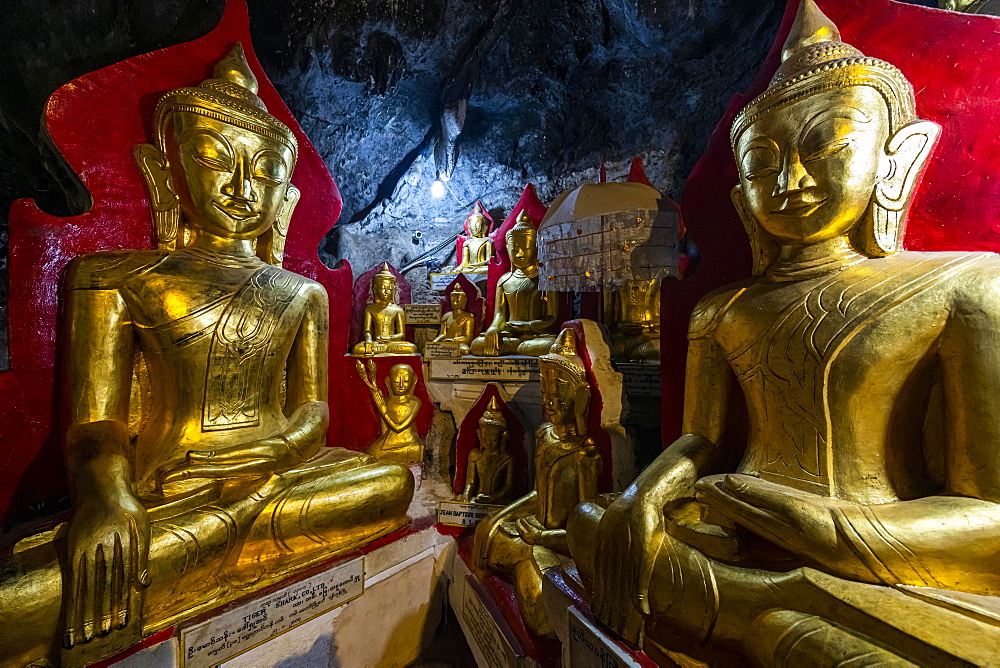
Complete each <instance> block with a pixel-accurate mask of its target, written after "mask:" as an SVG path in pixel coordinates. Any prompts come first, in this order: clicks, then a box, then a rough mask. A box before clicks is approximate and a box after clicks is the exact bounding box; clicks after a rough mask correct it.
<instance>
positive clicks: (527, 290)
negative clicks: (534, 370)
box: [471, 211, 556, 357]
mask: <svg viewBox="0 0 1000 668" xmlns="http://www.w3.org/2000/svg"><path fill="white" fill-rule="evenodd" d="M507 254H508V255H509V256H510V264H511V269H510V271H508V272H507V273H506V274H504V275H503V276H501V277H500V280H499V281H497V286H496V293H495V295H496V297H495V300H494V302H493V320H492V321H491V322H490V325H489V327H488V328H487V329H486V331H485V332H483V333H482V334H481V335H479V336H477V337H476V338H475V339H473V340H472V345H471V350H472V354H473V355H477V356H486V357H497V356H498V355H528V356H531V357H538V356H539V355H542V354H544V353H546V352H548V350H549V348H550V347H551V346H552V342H553V341H554V339H555V337H554V335H553V334H552V333H551V332H552V329H553V328H554V327H555V325H556V300H555V299H554V298H550V296H549V295H545V294H543V293H542V292H541V291H539V289H538V230H536V229H535V226H534V225H532V223H531V219H530V218H529V217H528V214H527V212H526V211H522V212H521V213H520V214H519V215H518V216H517V222H516V224H515V225H514V227H512V228H510V230H508V231H507Z"/></svg>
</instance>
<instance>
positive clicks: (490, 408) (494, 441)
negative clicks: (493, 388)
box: [476, 397, 507, 452]
mask: <svg viewBox="0 0 1000 668" xmlns="http://www.w3.org/2000/svg"><path fill="white" fill-rule="evenodd" d="M506 433H507V421H506V420H504V417H503V413H501V412H500V405H499V404H498V403H497V398H496V397H491V398H490V403H489V404H488V405H487V406H486V410H485V411H484V412H483V414H482V416H481V417H480V418H479V423H478V424H477V426H476V435H477V436H478V437H479V445H480V447H482V448H483V449H484V450H487V451H489V452H495V451H496V450H499V449H500V445H501V444H502V442H503V439H502V436H503V435H504V434H506Z"/></svg>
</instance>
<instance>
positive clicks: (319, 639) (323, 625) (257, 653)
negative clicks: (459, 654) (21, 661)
mask: <svg viewBox="0 0 1000 668" xmlns="http://www.w3.org/2000/svg"><path fill="white" fill-rule="evenodd" d="M425 489H426V488H425ZM423 503H427V504H428V505H429V504H430V500H428V499H421V500H420V501H418V502H417V503H416V504H415V506H414V507H413V509H415V510H416V509H419V510H422V509H423V508H424V506H423ZM435 503H436V502H435ZM454 551H455V540H454V539H453V538H451V537H449V536H443V535H441V534H440V533H438V532H437V530H435V529H434V527H433V526H430V527H428V528H426V529H424V530H423V531H419V532H417V533H414V534H410V535H409V536H406V537H404V538H401V539H399V540H397V541H394V542H392V543H390V544H388V545H385V546H383V547H380V548H378V549H376V550H373V551H372V552H369V553H368V554H366V555H365V557H364V559H365V581H364V592H363V594H361V595H360V596H358V597H357V598H354V599H353V600H351V601H349V602H348V603H345V604H343V605H341V606H340V607H337V608H334V609H333V610H329V611H328V612H324V613H323V614H320V615H319V616H317V617H314V618H312V619H310V620H309V621H306V622H304V623H302V624H300V625H299V626H296V627H294V628H292V629H290V630H288V631H286V632H285V633H282V634H281V635H278V636H275V637H273V638H271V639H269V640H267V641H266V642H264V643H263V644H261V645H259V646H257V647H255V648H253V649H250V650H249V651H247V652H245V653H243V654H240V655H239V656H236V657H233V658H232V659H230V660H228V661H226V662H224V663H222V664H220V665H221V666H223V667H225V668H237V667H248V668H249V667H251V666H253V667H254V668H258V667H261V666H280V667H281V668H300V667H301V668H307V667H308V668H315V667H318V666H330V667H334V666H380V667H381V666H386V667H394V666H405V665H407V664H409V663H411V662H413V661H415V660H416V659H417V657H418V656H419V654H420V652H421V650H422V649H423V647H425V646H426V645H427V644H428V643H429V641H430V639H431V637H432V636H433V634H434V631H435V629H436V628H437V626H438V623H439V621H440V619H441V614H442V604H443V595H444V575H443V571H444V567H445V565H446V564H447V563H448V562H449V560H450V556H451V554H452V553H453V552H454ZM293 586H294V585H293ZM289 588H291V587H289ZM272 595H273V594H272ZM223 614H224V613H223ZM179 635H180V634H179V633H178V635H176V636H174V637H173V638H170V639H169V640H166V641H164V642H162V643H160V644H158V645H154V646H153V647H149V648H146V649H143V650H140V651H139V652H137V653H136V654H133V655H131V656H129V657H127V658H125V659H122V660H121V661H119V662H117V663H115V664H113V666H114V667H115V668H182V667H183V666H184V665H185V664H184V662H183V658H182V655H181V651H180V645H179V642H180V641H179Z"/></svg>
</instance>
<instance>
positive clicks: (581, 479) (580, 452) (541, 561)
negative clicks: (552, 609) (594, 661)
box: [474, 329, 602, 635]
mask: <svg viewBox="0 0 1000 668" xmlns="http://www.w3.org/2000/svg"><path fill="white" fill-rule="evenodd" d="M538 367H539V373H540V375H541V391H542V405H543V406H544V407H545V414H546V415H547V416H548V419H549V420H550V421H549V422H546V423H545V424H543V425H542V426H540V427H539V428H538V430H537V431H536V432H535V489H534V490H533V491H531V492H529V493H528V494H527V495H526V496H523V497H521V498H520V499H518V500H517V501H514V502H513V503H512V504H510V505H509V506H507V507H506V508H504V509H503V510H501V511H500V512H499V513H497V514H496V515H492V516H490V517H488V518H487V519H486V520H483V522H481V523H480V524H479V526H478V527H476V542H475V548H474V555H475V559H476V563H477V565H478V566H479V567H480V568H482V569H484V570H488V571H492V572H494V573H498V574H501V575H503V576H506V577H509V578H512V579H513V581H514V585H515V590H516V593H517V602H518V606H519V607H520V611H521V615H522V617H523V618H524V621H525V624H526V625H527V626H528V628H530V629H531V630H532V631H533V632H535V633H537V634H539V635H542V634H546V635H550V634H551V633H552V626H551V623H550V622H549V620H548V617H547V615H546V614H545V609H544V607H543V605H542V601H541V600H540V597H541V594H542V576H543V574H544V572H545V571H546V570H547V569H549V568H551V567H552V566H554V565H556V564H558V563H560V562H561V561H562V559H563V558H564V557H565V556H568V555H569V551H568V547H567V544H566V520H567V518H568V517H569V515H570V513H571V512H572V511H573V508H575V507H576V506H577V504H579V503H582V502H584V501H587V500H589V499H593V498H594V497H595V496H596V495H597V484H598V480H599V478H600V475H601V470H602V462H601V453H600V451H599V450H598V449H597V446H596V445H594V442H593V440H591V439H590V438H589V437H588V436H587V409H588V407H589V405H590V384H589V383H588V382H587V372H586V369H585V367H584V365H583V360H582V359H581V358H580V356H579V355H578V354H577V347H576V333H575V332H574V331H573V330H571V329H564V330H563V331H562V332H560V334H559V337H558V339H557V340H556V342H555V343H554V344H553V345H552V347H551V350H550V352H548V353H547V354H545V355H541V356H540V357H539V358H538Z"/></svg>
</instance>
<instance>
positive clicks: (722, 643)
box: [568, 0, 1000, 666]
mask: <svg viewBox="0 0 1000 668" xmlns="http://www.w3.org/2000/svg"><path fill="white" fill-rule="evenodd" d="M782 61H783V62H782V64H781V66H780V68H779V69H778V72H777V74H776V75H775V77H774V79H773V81H772V83H771V85H770V87H769V88H768V89H767V91H766V92H764V93H763V94H761V95H760V96H759V97H757V98H756V99H754V100H753V101H752V102H750V104H749V105H747V107H746V108H745V109H744V110H743V111H742V112H741V113H740V114H739V115H738V116H737V118H736V120H735V122H734V124H733V128H732V135H731V137H732V145H733V149H734V152H735V154H736V160H737V164H738V166H739V172H740V183H739V185H737V186H736V188H735V189H734V190H733V200H734V202H735V203H736V205H737V208H738V209H739V211H740V214H741V217H742V218H743V221H744V224H745V225H746V228H747V231H748V232H749V235H750V239H751V242H752V247H753V251H754V257H755V263H756V267H755V276H754V277H753V278H751V279H749V280H746V281H743V282H741V283H737V284H734V285H731V286H727V287H725V288H722V289H720V290H718V291H716V292H715V293H712V294H710V295H708V296H706V297H705V298H704V299H703V300H702V301H701V302H700V304H699V306H698V307H697V309H696V310H695V312H694V314H693V315H692V318H691V322H690V330H689V332H690V334H689V338H690V347H689V351H688V362H687V381H686V382H687V388H686V394H685V425H684V430H685V434H684V435H683V436H681V437H680V438H679V439H678V440H676V441H675V442H674V443H673V444H671V445H670V446H668V447H667V448H666V450H664V452H663V454H661V455H660V457H659V458H657V459H656V460H655V461H654V462H653V463H652V464H651V465H650V466H649V467H648V468H647V469H646V470H645V471H644V472H643V473H642V474H641V475H640V476H639V477H638V478H637V479H636V481H635V482H634V483H633V484H632V485H631V486H630V487H629V488H628V489H627V490H626V491H625V492H623V493H622V494H621V495H620V496H619V497H618V498H617V499H616V500H614V502H613V503H611V504H610V505H607V507H601V506H599V505H598V504H594V503H591V504H585V505H583V506H581V508H580V509H579V510H578V511H577V512H576V513H575V514H574V516H573V517H572V518H571V519H570V521H569V525H568V541H569V544H570V547H571V551H572V554H573V557H574V559H575V560H576V562H577V565H578V567H579V569H580V572H581V574H582V576H583V579H584V582H585V583H586V584H587V586H588V589H589V591H590V594H591V597H592V602H593V610H594V612H595V614H596V615H597V617H598V618H599V619H600V620H601V621H603V622H604V623H605V624H607V625H608V626H610V627H611V628H612V629H614V630H616V631H618V632H620V633H622V634H623V635H624V636H625V637H626V638H628V639H629V640H630V641H632V642H635V643H640V644H642V645H643V646H644V647H645V648H647V649H648V650H656V651H659V650H661V649H666V650H674V651H681V652H686V653H689V654H691V653H694V654H698V653H699V652H701V651H703V650H704V649H705V648H713V649H715V650H721V651H725V652H729V653H731V654H735V655H737V657H739V659H738V660H740V661H749V662H750V663H752V664H753V665H761V666H767V665H831V666H832V665H874V664H876V663H878V664H880V665H912V664H919V665H998V664H1000V625H998V624H997V621H996V620H997V619H1000V616H998V613H1000V551H998V550H997V546H998V545H1000V457H998V456H997V452H998V448H1000V413H998V412H997V411H996V410H995V403H996V397H997V396H998V393H1000V373H998V369H1000V347H998V346H997V333H998V332H1000V258H998V257H997V256H996V255H994V254H991V253H917V252H906V251H902V250H900V245H901V244H900V240H901V235H902V230H903V223H904V219H905V216H906V212H907V208H908V206H909V203H910V201H911V198H912V196H913V192H914V189H915V187H916V184H917V182H918V180H919V175H920V172H921V169H922V167H923V164H924V162H925V161H926V160H927V157H928V156H929V155H930V152H931V148H932V147H933V144H934V141H935V139H936V137H937V135H938V126H937V125H935V124H934V123H931V122H928V121H923V120H920V119H918V118H917V116H916V112H915V104H914V95H913V91H912V89H911V87H910V85H909V84H908V82H907V81H906V79H905V78H904V77H903V75H902V73H900V72H899V70H897V69H896V68H895V67H893V66H892V65H890V64H889V63H886V62H884V61H881V60H877V59H875V58H866V57H865V56H863V55H862V54H861V53H859V52H858V51H857V50H856V49H855V48H853V47H851V46H850V45H848V44H845V43H843V42H841V41H840V35H839V33H838V31H837V28H836V26H835V25H833V23H831V22H830V21H829V19H827V18H826V17H825V16H824V15H823V14H822V13H821V12H820V11H819V9H818V8H817V7H816V5H815V4H814V2H813V0H803V1H802V4H801V6H800V8H799V14H798V17H797V19H796V21H795V24H794V26H793V28H792V32H791V34H790V36H789V39H788V42H787V43H786V45H785V48H784V51H783V53H782ZM744 405H745V408H744ZM746 414H748V415H749V428H748V425H747V424H746V422H745V418H743V417H742V416H744V415H746ZM727 473H728V475H727ZM713 474H715V475H713Z"/></svg>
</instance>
